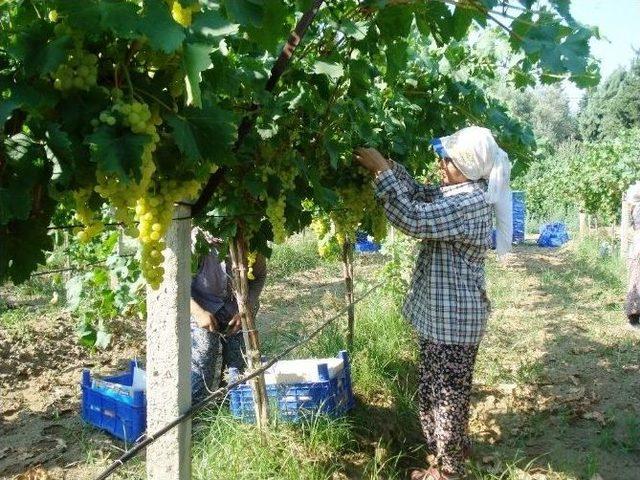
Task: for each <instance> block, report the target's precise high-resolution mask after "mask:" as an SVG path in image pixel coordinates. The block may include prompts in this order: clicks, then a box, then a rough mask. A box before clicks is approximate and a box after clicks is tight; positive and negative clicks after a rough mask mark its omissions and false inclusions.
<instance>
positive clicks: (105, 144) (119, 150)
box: [85, 125, 149, 182]
mask: <svg viewBox="0 0 640 480" xmlns="http://www.w3.org/2000/svg"><path fill="white" fill-rule="evenodd" d="M148 141H149V138H148V137H147V136H146V135H136V134H134V133H131V132H130V131H124V132H122V131H118V130H117V129H115V128H113V127H109V126H107V125H103V126H101V127H99V128H98V129H97V130H96V131H95V132H94V133H92V134H91V135H89V136H88V137H87V139H86V141H85V143H86V144H87V145H89V147H90V149H91V160H92V161H93V162H95V163H96V164H97V166H98V168H99V169H100V170H102V171H103V172H105V173H114V174H116V175H117V176H118V178H120V179H121V180H123V181H125V182H126V181H129V180H130V176H133V177H134V178H135V179H139V178H140V164H141V162H142V159H141V158H142V149H143V148H144V146H145V144H146V143H147V142H148Z"/></svg>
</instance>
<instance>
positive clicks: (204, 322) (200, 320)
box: [191, 298, 219, 332]
mask: <svg viewBox="0 0 640 480" xmlns="http://www.w3.org/2000/svg"><path fill="white" fill-rule="evenodd" d="M191 315H193V318H194V319H195V321H196V324H197V325H198V326H199V327H200V328H204V329H205V330H209V331H210V332H217V331H218V328H219V326H218V319H217V318H216V317H215V315H213V314H212V313H210V312H207V311H206V310H205V309H204V308H202V307H201V306H200V305H198V302H196V301H195V300H194V299H193V298H192V299H191Z"/></svg>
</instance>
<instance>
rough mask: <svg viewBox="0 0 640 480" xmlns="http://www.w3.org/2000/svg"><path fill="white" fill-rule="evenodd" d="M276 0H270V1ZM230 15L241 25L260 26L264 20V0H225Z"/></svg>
mask: <svg viewBox="0 0 640 480" xmlns="http://www.w3.org/2000/svg"><path fill="white" fill-rule="evenodd" d="M272 1H276V0H269V2H272ZM223 5H224V6H225V8H226V10H227V12H228V13H229V16H230V17H231V19H232V20H235V21H236V22H238V23H239V24H240V25H243V26H248V25H253V26H254V27H260V26H261V25H262V23H263V21H264V6H263V1H262V0H223Z"/></svg>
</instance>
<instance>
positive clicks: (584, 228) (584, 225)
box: [578, 212, 589, 238]
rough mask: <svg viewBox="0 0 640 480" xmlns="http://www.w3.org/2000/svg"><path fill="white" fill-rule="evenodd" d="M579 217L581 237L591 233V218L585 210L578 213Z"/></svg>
mask: <svg viewBox="0 0 640 480" xmlns="http://www.w3.org/2000/svg"><path fill="white" fill-rule="evenodd" d="M578 219H579V222H580V237H582V238H584V237H586V236H587V235H588V234H589V219H588V218H587V214H586V213H584V212H580V213H579V214H578Z"/></svg>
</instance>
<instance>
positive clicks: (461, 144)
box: [440, 127, 513, 255]
mask: <svg viewBox="0 0 640 480" xmlns="http://www.w3.org/2000/svg"><path fill="white" fill-rule="evenodd" d="M440 142H441V144H442V147H443V148H444V150H445V151H446V156H447V157H449V158H451V160H452V161H453V163H454V164H455V166H456V167H458V170H460V171H461V172H462V174H463V175H464V176H465V177H467V178H468V179H469V180H480V179H481V178H483V179H485V180H487V181H488V188H487V192H486V193H485V198H486V200H487V203H490V204H492V205H493V206H494V209H495V214H496V230H497V231H496V252H497V253H498V255H504V254H505V253H508V252H509V250H511V244H512V237H513V214H512V204H511V188H510V187H509V178H510V177H511V163H509V156H508V155H507V153H506V152H505V151H504V150H502V149H501V148H500V147H499V146H498V144H497V143H496V141H495V139H494V138H493V135H492V134H491V130H489V129H488V128H482V127H467V128H463V129H462V130H458V131H457V132H456V133H454V134H453V135H449V136H448V137H441V138H440Z"/></svg>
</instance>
